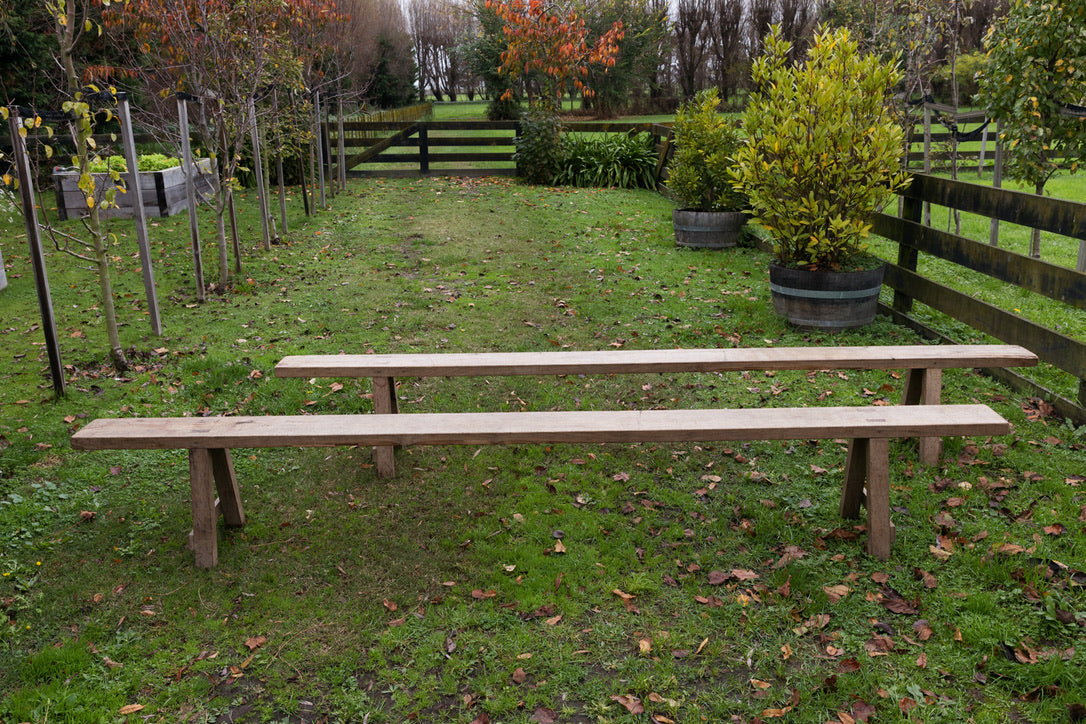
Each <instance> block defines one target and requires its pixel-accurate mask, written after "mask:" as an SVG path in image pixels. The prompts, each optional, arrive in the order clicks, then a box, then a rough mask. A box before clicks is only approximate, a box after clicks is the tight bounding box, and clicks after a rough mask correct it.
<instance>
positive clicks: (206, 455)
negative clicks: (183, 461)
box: [189, 448, 219, 569]
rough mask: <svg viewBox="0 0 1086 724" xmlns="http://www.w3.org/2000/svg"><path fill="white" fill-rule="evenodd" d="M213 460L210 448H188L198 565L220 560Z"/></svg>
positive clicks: (205, 565)
mask: <svg viewBox="0 0 1086 724" xmlns="http://www.w3.org/2000/svg"><path fill="white" fill-rule="evenodd" d="M213 479H214V463H212V460H211V451H210V450H205V449H203V448H193V449H191V450H189V482H190V484H191V485H192V534H191V535H190V541H191V543H192V550H193V552H194V553H195V554H196V567H197V568H204V569H208V568H214V567H215V565H216V564H217V563H218V562H219V541H218V526H217V525H216V524H217V522H218V521H217V518H218V516H217V515H216V509H215V485H214V482H213Z"/></svg>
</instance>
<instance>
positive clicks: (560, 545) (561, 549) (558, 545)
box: [554, 540, 566, 555]
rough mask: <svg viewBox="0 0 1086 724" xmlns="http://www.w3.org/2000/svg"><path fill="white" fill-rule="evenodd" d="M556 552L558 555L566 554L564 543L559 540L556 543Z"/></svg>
mask: <svg viewBox="0 0 1086 724" xmlns="http://www.w3.org/2000/svg"><path fill="white" fill-rule="evenodd" d="M554 552H555V553H557V554H558V555H561V554H563V553H565V552H566V546H565V545H564V544H563V543H562V541H560V540H559V541H555V542H554Z"/></svg>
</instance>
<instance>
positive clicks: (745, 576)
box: [732, 568, 758, 581]
mask: <svg viewBox="0 0 1086 724" xmlns="http://www.w3.org/2000/svg"><path fill="white" fill-rule="evenodd" d="M732 576H734V577H735V579H736V580H738V581H753V580H755V579H757V578H758V574H757V573H755V572H754V571H748V570H746V569H745V568H733V569H732Z"/></svg>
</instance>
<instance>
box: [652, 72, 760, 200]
mask: <svg viewBox="0 0 1086 724" xmlns="http://www.w3.org/2000/svg"><path fill="white" fill-rule="evenodd" d="M719 105H720V93H719V91H718V90H717V89H716V88H710V89H709V90H703V91H701V92H699V93H698V94H697V95H696V96H694V99H693V100H691V101H689V102H687V103H684V104H683V105H682V106H681V107H680V108H679V112H678V113H677V114H675V125H674V126H673V129H674V131H675V154H674V155H673V156H672V159H671V163H670V165H669V167H668V179H667V187H668V188H669V189H671V191H672V193H674V194H675V196H677V197H678V198H679V201H680V202H681V203H682V205H683V206H684V207H685V208H688V209H697V210H699V211H742V210H743V208H744V207H745V206H746V201H747V200H746V196H744V195H743V194H742V193H740V192H739V191H737V190H736V189H735V188H734V187H733V186H732V183H731V176H730V172H731V169H732V167H733V166H734V164H735V154H736V152H738V151H739V148H740V147H741V146H742V145H743V138H742V136H741V135H740V133H739V129H738V128H737V127H736V125H735V124H734V123H732V122H731V121H730V120H728V119H727V118H725V117H724V116H723V115H721V114H720V113H719V112H718V111H717V106H719Z"/></svg>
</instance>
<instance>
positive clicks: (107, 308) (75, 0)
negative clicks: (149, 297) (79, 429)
mask: <svg viewBox="0 0 1086 724" xmlns="http://www.w3.org/2000/svg"><path fill="white" fill-rule="evenodd" d="M99 3H100V4H101V5H109V4H110V0H97V1H96V0H46V2H45V9H46V12H47V13H48V16H49V18H50V22H51V23H52V31H53V33H54V36H55V38H56V42H57V46H56V56H55V61H56V64H57V65H58V66H59V67H60V69H61V71H62V74H63V82H64V86H63V88H64V94H65V95H66V97H67V98H68V100H66V101H65V102H64V103H63V111H64V112H65V113H67V114H68V117H69V121H68V124H67V125H68V128H65V129H64V131H65V133H66V134H67V133H70V136H71V139H72V142H73V144H74V146H75V150H74V153H73V154H72V156H71V162H72V165H73V166H75V167H76V168H77V170H78V173H79V188H80V190H81V191H82V192H83V195H84V198H85V199H86V203H87V209H88V213H87V215H86V216H85V217H83V219H82V224H83V227H84V231H85V232H86V237H85V238H84V237H83V236H81V235H80V234H78V233H76V232H72V231H70V230H67V229H61V228H58V227H56V226H54V225H52V224H51V223H49V222H48V221H46V222H45V228H44V231H45V232H46V234H47V235H48V236H49V237H50V239H52V241H53V244H54V246H56V248H57V249H59V250H61V251H63V252H65V253H67V254H70V255H71V256H74V257H76V258H77V259H80V260H82V261H85V262H87V263H88V264H90V265H91V268H93V269H94V271H95V272H96V273H97V276H98V291H99V303H100V305H101V312H102V318H103V320H104V321H105V325H106V336H107V339H108V344H109V356H110V360H111V362H112V363H113V366H114V367H115V368H116V369H118V370H124V369H127V367H128V360H127V359H126V357H125V354H124V350H123V349H122V347H121V340H120V334H119V332H118V325H117V312H116V308H115V306H114V304H113V285H112V282H111V279H110V267H109V261H110V260H109V233H108V230H107V229H106V228H105V227H104V225H103V223H102V217H101V213H100V212H101V210H102V209H103V208H104V207H108V206H109V205H110V204H111V203H112V200H113V196H112V194H113V193H115V191H114V190H111V191H109V192H107V193H106V194H102V193H101V190H100V189H97V188H96V182H95V179H94V177H93V176H92V175H91V173H90V164H91V162H92V161H93V160H94V159H95V158H96V157H97V149H96V145H95V142H94V139H93V133H94V116H95V110H96V109H92V108H91V105H90V103H89V101H88V99H87V97H86V96H85V89H84V86H83V82H82V73H81V72H80V70H79V68H78V67H77V59H76V58H77V56H76V52H77V51H76V47H77V45H79V43H80V42H81V40H82V39H83V38H84V36H85V35H88V34H93V33H99V34H100V33H101V32H102V26H101V24H100V23H99V22H97V18H98V15H97V13H98V7H99ZM90 90H92V91H97V88H93V89H90ZM106 95H110V94H109V93H107V94H106ZM108 112H109V111H108V110H107V111H106V113H108ZM3 115H4V117H5V118H6V117H7V109H6V108H5V109H4V113H3ZM43 126H44V128H45V130H46V131H47V132H48V135H49V136H52V135H54V131H53V129H52V128H51V127H49V124H48V123H45V122H44V120H43V117H42V115H40V114H37V113H34V114H33V115H32V117H30V118H28V119H25V121H24V125H23V126H22V127H21V128H20V129H19V132H20V135H24V137H25V135H26V134H27V132H28V130H29V129H30V128H41V127H43ZM13 140H14V139H13ZM46 152H47V154H46V155H47V158H48V157H51V156H52V146H48V145H47V146H46ZM8 178H9V177H7V176H5V181H7V180H8ZM113 180H114V181H115V182H116V181H119V180H120V179H119V175H117V176H115V177H114V179H113ZM24 213H29V212H28V211H26V210H24Z"/></svg>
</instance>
